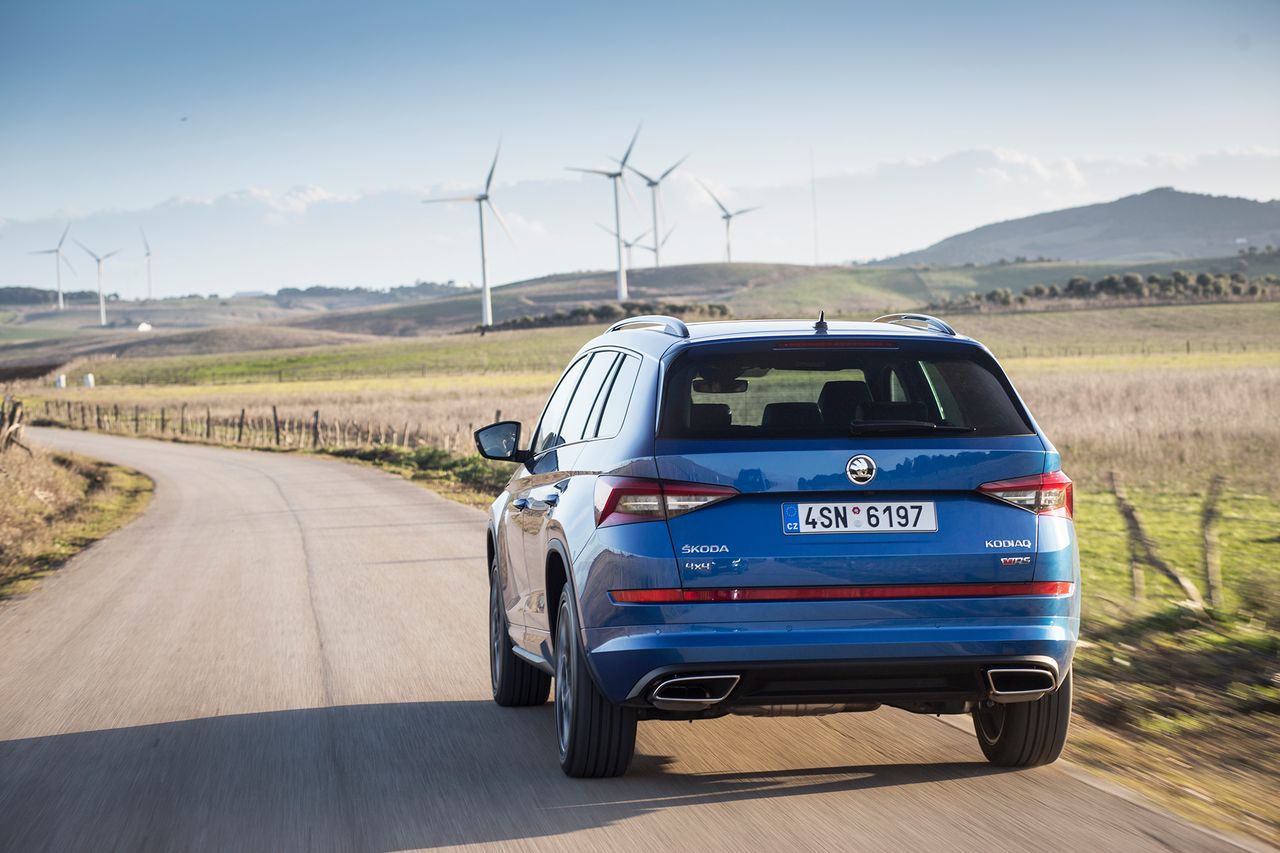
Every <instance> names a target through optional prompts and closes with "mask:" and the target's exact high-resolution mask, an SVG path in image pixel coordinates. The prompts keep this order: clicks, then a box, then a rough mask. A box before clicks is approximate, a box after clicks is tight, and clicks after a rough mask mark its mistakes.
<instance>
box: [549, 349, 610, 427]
mask: <svg viewBox="0 0 1280 853" xmlns="http://www.w3.org/2000/svg"><path fill="white" fill-rule="evenodd" d="M617 358H618V354H617V353H616V352H609V351H603V352H597V353H596V354H595V355H593V356H591V363H590V364H588V365H587V369H586V370H584V371H583V373H582V380H581V381H580V382H578V390H577V392H576V393H575V394H574V395H573V402H571V403H570V404H569V411H568V413H567V414H566V415H565V416H564V424H563V426H561V428H560V437H561V438H562V439H564V441H565V442H570V441H579V440H580V439H582V438H593V437H594V436H595V431H594V430H588V429H587V425H588V423H589V422H590V415H591V412H592V410H593V409H594V408H595V406H596V401H597V400H599V399H600V396H601V395H602V394H604V393H605V391H606V390H607V389H606V388H605V383H606V380H608V378H609V375H610V374H611V373H613V363H614V361H615V360H617ZM584 432H585V433H589V434H585V435H584Z"/></svg>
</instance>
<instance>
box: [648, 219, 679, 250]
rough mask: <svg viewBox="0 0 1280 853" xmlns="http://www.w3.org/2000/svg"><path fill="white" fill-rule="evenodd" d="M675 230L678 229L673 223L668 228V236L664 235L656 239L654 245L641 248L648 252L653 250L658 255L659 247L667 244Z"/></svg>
mask: <svg viewBox="0 0 1280 853" xmlns="http://www.w3.org/2000/svg"><path fill="white" fill-rule="evenodd" d="M675 232H676V229H675V226H674V225H673V226H671V228H669V229H668V230H667V236H665V237H663V238H662V239H661V240H654V241H653V245H652V246H641V247H640V248H641V249H644V250H645V251H646V252H653V253H654V254H655V255H656V254H657V253H658V250H659V249H661V248H662V247H663V246H665V245H667V241H668V240H670V239H671V235H672V234H674V233H675Z"/></svg>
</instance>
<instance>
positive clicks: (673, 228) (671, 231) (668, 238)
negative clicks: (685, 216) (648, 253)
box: [658, 225, 676, 246]
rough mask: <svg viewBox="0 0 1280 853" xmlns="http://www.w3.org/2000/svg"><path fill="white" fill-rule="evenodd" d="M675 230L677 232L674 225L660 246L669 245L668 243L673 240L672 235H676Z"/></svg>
mask: <svg viewBox="0 0 1280 853" xmlns="http://www.w3.org/2000/svg"><path fill="white" fill-rule="evenodd" d="M675 230H676V227H675V226H674V225H672V226H671V228H670V229H669V230H668V231H667V236H665V237H663V238H662V242H661V243H659V244H658V245H659V246H665V245H667V241H668V240H670V239H671V235H672V234H674V233H675Z"/></svg>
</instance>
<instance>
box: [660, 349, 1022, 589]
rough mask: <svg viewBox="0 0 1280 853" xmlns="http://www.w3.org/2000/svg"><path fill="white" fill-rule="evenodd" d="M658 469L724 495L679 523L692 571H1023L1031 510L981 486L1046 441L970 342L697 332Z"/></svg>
mask: <svg viewBox="0 0 1280 853" xmlns="http://www.w3.org/2000/svg"><path fill="white" fill-rule="evenodd" d="M661 420H662V423H661V425H660V428H659V438H658V441H657V444H656V449H657V464H658V470H659V474H660V476H661V477H662V478H663V479H664V480H674V481H685V482H696V483H712V484H716V485H727V486H732V487H734V488H735V489H737V490H738V491H739V492H740V494H739V495H738V496H737V497H734V498H732V499H730V500H727V501H723V502H721V503H718V504H714V505H712V506H708V507H706V508H703V509H700V510H698V511H696V512H691V513H688V514H687V515H682V516H677V517H675V518H672V519H671V520H670V521H669V522H668V524H669V527H670V531H671V535H672V544H673V545H674V547H675V551H676V554H677V556H678V558H679V559H680V566H681V577H682V582H683V583H684V585H685V586H686V587H723V586H731V587H753V586H755V587H762V586H782V587H785V586H816V585H865V584H922V583H923V584H931V583H969V582H1000V581H1025V580H1030V579H1031V577H1032V573H1033V570H1034V553H1035V537H1036V517H1035V515H1034V514H1032V513H1031V512H1028V511H1027V510H1024V509H1020V508H1018V507H1014V506H1011V505H1009V504H1007V503H1004V502H1002V501H998V500H995V499H993V498H991V497H988V496H985V495H982V494H980V493H978V491H977V488H978V487H979V486H980V485H982V484H984V483H989V482H992V481H998V480H1006V479H1012V478H1015V477H1019V476H1025V475H1031V474H1039V473H1041V472H1042V471H1043V468H1044V465H1045V461H1046V452H1045V447H1044V444H1043V442H1042V441H1041V439H1040V437H1039V436H1038V434H1037V433H1036V432H1035V429H1034V427H1033V425H1032V423H1031V421H1030V419H1029V418H1028V417H1027V416H1026V414H1025V412H1024V410H1023V408H1022V405H1021V403H1020V401H1018V399H1017V397H1016V395H1015V394H1014V393H1013V391H1012V388H1011V387H1010V386H1009V384H1008V380H1007V379H1006V378H1005V377H1004V375H1003V373H1002V372H1001V371H1000V369H999V367H998V366H997V365H996V364H995V362H994V359H992V358H991V357H990V355H989V354H987V353H986V352H985V351H984V350H982V349H981V348H980V347H978V346H976V345H973V344H965V343H961V342H949V341H934V340H921V341H915V340H912V339H895V338H886V339H885V340H881V341H868V340H866V339H840V338H833V339H819V340H817V341H814V340H813V339H804V340H800V341H780V340H772V341H756V342H750V343H732V344H715V343H711V344H703V345H698V346H693V347H690V348H688V349H687V350H686V351H685V352H684V353H683V354H681V355H680V356H677V358H676V359H675V360H674V361H673V362H672V363H671V364H670V365H669V366H668V370H667V379H666V382H665V390H664V403H663V412H662V419H661Z"/></svg>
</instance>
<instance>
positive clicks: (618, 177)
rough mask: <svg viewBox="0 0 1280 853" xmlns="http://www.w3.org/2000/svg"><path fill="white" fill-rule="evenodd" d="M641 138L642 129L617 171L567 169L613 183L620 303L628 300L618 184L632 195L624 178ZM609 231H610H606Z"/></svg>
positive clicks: (633, 137)
mask: <svg viewBox="0 0 1280 853" xmlns="http://www.w3.org/2000/svg"><path fill="white" fill-rule="evenodd" d="M639 136H640V128H639V127H637V128H636V132H635V133H634V134H633V135H632V137H631V144H630V145H628V146H627V150H626V153H624V154H623V155H622V159H621V160H619V161H618V168H617V170H616V171H613V172H607V171H605V170H604V169H579V168H578V167H576V166H569V167H567V168H568V169H569V171H571V172H586V173H587V174H590V175H600V176H601V177H605V178H608V179H609V180H611V181H613V236H614V239H615V240H617V243H618V301H619V302H625V301H626V299H627V267H626V265H625V264H623V262H622V260H623V259H622V248H623V247H622V207H621V206H620V204H619V203H618V184H619V183H621V184H622V187H623V189H626V190H627V194H628V195H630V194H631V190H630V189H628V188H627V182H626V180H625V179H624V178H623V175H624V174H625V173H626V169H627V161H628V160H630V159H631V149H633V148H635V147H636V139H637V138H639ZM605 230H608V229H605Z"/></svg>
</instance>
